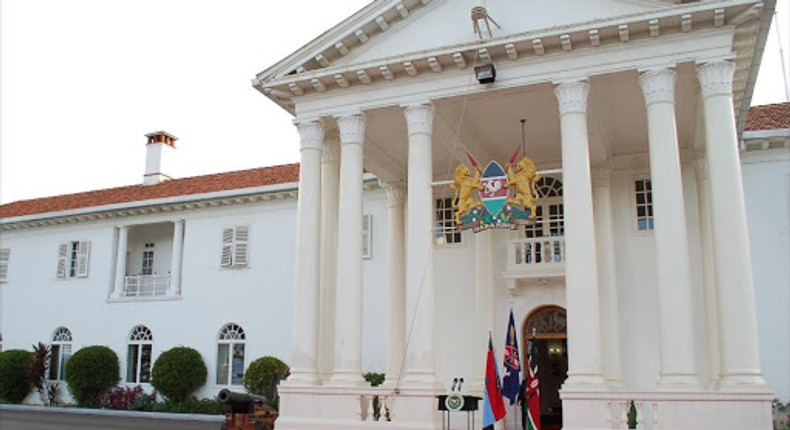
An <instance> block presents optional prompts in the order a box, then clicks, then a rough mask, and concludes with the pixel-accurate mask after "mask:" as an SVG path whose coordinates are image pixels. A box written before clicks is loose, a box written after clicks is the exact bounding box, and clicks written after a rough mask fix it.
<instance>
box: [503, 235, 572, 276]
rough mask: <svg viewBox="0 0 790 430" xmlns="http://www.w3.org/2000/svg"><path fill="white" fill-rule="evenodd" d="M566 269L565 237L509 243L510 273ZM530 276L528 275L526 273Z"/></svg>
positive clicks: (518, 240)
mask: <svg viewBox="0 0 790 430" xmlns="http://www.w3.org/2000/svg"><path fill="white" fill-rule="evenodd" d="M564 267H565V237H564V236H549V237H534V238H520V239H512V240H510V241H508V271H526V272H531V271H535V273H536V274H538V272H541V274H543V273H542V272H545V270H547V269H548V270H551V269H558V270H563V269H564ZM525 275H528V273H525Z"/></svg>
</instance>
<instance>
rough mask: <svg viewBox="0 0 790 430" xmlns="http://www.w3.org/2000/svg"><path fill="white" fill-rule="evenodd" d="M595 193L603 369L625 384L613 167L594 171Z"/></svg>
mask: <svg viewBox="0 0 790 430" xmlns="http://www.w3.org/2000/svg"><path fill="white" fill-rule="evenodd" d="M592 186H593V191H592V196H593V211H594V219H595V239H596V247H595V250H596V253H597V254H598V288H599V290H600V295H601V302H600V312H601V329H602V330H601V342H602V345H603V355H604V357H603V358H604V360H603V373H604V379H605V380H606V383H607V384H609V385H610V386H613V387H620V386H622V380H621V376H620V375H621V366H620V312H619V305H618V300H617V267H616V265H615V261H616V257H615V250H614V228H613V227H612V171H611V170H610V169H607V168H597V169H594V170H593V171H592Z"/></svg>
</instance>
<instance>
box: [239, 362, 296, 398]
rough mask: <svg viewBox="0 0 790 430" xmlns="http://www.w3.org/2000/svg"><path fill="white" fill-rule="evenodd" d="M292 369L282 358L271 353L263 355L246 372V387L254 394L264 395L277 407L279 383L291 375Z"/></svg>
mask: <svg viewBox="0 0 790 430" xmlns="http://www.w3.org/2000/svg"><path fill="white" fill-rule="evenodd" d="M290 372H291V369H289V368H288V365H287V364H285V363H284V362H283V361H282V360H280V359H279V358H277V357H272V356H270V355H267V356H264V357H261V358H259V359H257V360H255V361H253V362H252V363H250V366H249V367H248V368H247V371H246V372H244V388H246V389H247V391H248V392H250V393H252V394H257V395H259V396H264V397H266V399H268V400H269V403H270V404H271V405H272V406H273V407H275V408H276V401H277V383H279V382H280V380H281V379H285V378H287V377H288V375H290Z"/></svg>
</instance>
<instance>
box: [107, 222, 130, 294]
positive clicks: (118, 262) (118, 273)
mask: <svg viewBox="0 0 790 430" xmlns="http://www.w3.org/2000/svg"><path fill="white" fill-rule="evenodd" d="M128 247H129V227H126V226H124V227H118V252H117V253H116V256H115V280H114V282H113V291H112V292H111V293H110V297H123V290H124V287H125V286H126V252H127V249H126V248H128Z"/></svg>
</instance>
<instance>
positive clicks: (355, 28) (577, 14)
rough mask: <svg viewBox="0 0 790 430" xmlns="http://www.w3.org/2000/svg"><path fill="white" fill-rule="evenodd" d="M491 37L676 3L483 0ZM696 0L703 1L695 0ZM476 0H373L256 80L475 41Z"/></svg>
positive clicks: (660, 0) (649, 0)
mask: <svg viewBox="0 0 790 430" xmlns="http://www.w3.org/2000/svg"><path fill="white" fill-rule="evenodd" d="M483 3H485V5H484V6H485V8H486V10H487V12H488V15H489V16H490V17H491V18H492V19H493V21H495V22H496V24H498V25H499V27H497V25H495V24H494V23H493V22H491V23H490V28H491V33H492V36H493V38H503V37H508V36H510V35H517V34H524V33H530V32H540V31H542V30H547V29H561V28H564V27H572V26H575V25H580V24H584V23H589V24H591V25H592V24H594V23H596V22H598V21H602V20H611V19H612V18H617V17H624V18H625V17H630V16H635V15H640V14H645V13H650V12H654V11H657V10H660V9H666V8H672V7H677V5H675V3H676V2H675V1H673V0H584V1H579V0H497V1H487V2H483ZM700 3H704V1H703V2H700ZM480 5H481V0H378V1H374V2H372V3H371V4H369V5H368V6H366V7H365V8H363V9H362V10H360V11H359V12H357V13H356V14H354V15H352V16H351V17H349V18H347V19H346V20H344V21H343V22H341V23H340V24H338V25H336V26H335V27H333V28H331V29H329V30H328V31H327V32H325V33H324V34H323V35H322V36H320V37H319V38H317V39H315V40H313V41H312V42H310V43H308V44H307V45H305V46H304V47H302V48H301V49H299V50H298V51H296V52H294V53H293V54H291V55H290V56H289V57H287V58H285V59H283V60H282V61H280V62H279V63H277V64H275V65H274V66H272V67H270V68H269V69H267V70H265V71H263V72H261V73H260V74H259V75H258V79H259V80H261V81H266V80H271V79H276V78H280V77H283V76H286V75H289V74H293V73H297V72H304V71H311V70H315V69H320V68H323V67H330V66H331V67H339V66H349V67H350V66H353V65H355V64H362V63H366V62H371V61H375V60H378V59H383V58H394V57H398V56H403V55H407V54H409V53H415V52H425V51H431V50H440V49H443V48H447V47H453V46H463V45H468V44H470V43H475V42H477V41H479V40H480V37H479V36H478V35H477V34H476V33H475V32H474V26H473V21H472V18H471V11H472V8H473V7H476V6H480Z"/></svg>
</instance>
